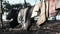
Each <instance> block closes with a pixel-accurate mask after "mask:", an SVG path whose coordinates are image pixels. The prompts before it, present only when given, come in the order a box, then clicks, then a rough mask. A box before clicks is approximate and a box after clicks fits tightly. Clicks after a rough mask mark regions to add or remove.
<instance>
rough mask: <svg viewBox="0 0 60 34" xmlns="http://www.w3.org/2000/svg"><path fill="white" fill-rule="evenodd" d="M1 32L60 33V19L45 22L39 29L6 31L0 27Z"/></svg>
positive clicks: (26, 33) (16, 33) (10, 33)
mask: <svg viewBox="0 0 60 34" xmlns="http://www.w3.org/2000/svg"><path fill="white" fill-rule="evenodd" d="M0 34H60V21H49V22H48V23H44V24H42V25H41V28H40V29H39V30H30V31H8V30H7V31H4V30H2V29H0Z"/></svg>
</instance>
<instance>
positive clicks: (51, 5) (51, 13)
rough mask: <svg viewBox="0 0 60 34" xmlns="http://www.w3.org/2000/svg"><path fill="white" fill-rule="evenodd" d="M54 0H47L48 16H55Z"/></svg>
mask: <svg viewBox="0 0 60 34" xmlns="http://www.w3.org/2000/svg"><path fill="white" fill-rule="evenodd" d="M55 6H56V0H49V16H55V15H56V13H55V12H56V11H55V8H56V7H55Z"/></svg>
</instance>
